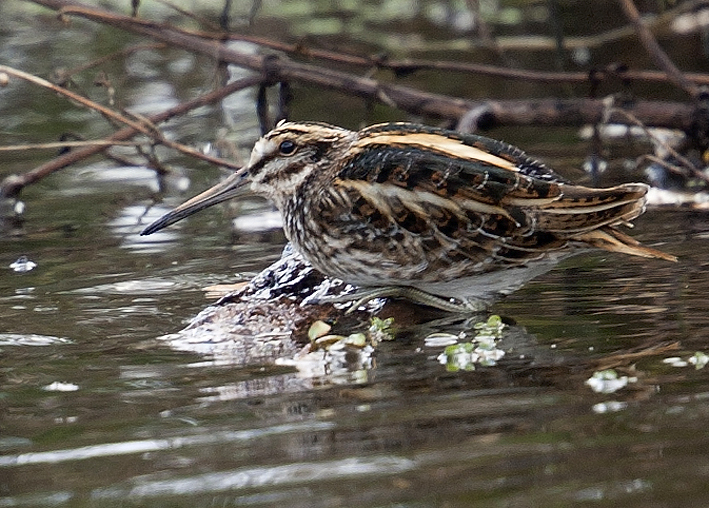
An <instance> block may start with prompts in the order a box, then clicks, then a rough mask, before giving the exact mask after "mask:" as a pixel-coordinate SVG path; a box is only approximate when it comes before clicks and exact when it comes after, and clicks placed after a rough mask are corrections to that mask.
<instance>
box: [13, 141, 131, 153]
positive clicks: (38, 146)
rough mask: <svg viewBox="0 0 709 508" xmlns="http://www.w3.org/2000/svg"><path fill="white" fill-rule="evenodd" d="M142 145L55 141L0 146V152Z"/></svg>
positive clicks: (115, 142) (110, 142)
mask: <svg viewBox="0 0 709 508" xmlns="http://www.w3.org/2000/svg"><path fill="white" fill-rule="evenodd" d="M140 144H141V143H136V142H133V141H109V140H106V139H96V140H93V141H55V142H52V143H32V144H26V145H6V146H0V152H21V151H25V150H52V149H57V148H60V149H61V148H77V147H80V146H108V147H111V146H138V145H140Z"/></svg>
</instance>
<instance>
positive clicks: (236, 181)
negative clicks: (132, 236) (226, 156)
mask: <svg viewBox="0 0 709 508" xmlns="http://www.w3.org/2000/svg"><path fill="white" fill-rule="evenodd" d="M246 174H247V172H246V170H245V169H241V170H239V171H237V172H236V173H234V174H233V175H231V176H230V177H229V178H227V179H226V180H224V181H222V182H220V183H218V184H217V185H215V186H214V187H210V188H209V189H207V190H206V191H204V192H203V193H201V194H198V195H196V196H195V197H193V198H192V199H190V200H188V201H185V202H184V203H182V204H181V205H179V206H178V207H176V208H175V209H174V210H171V211H169V212H167V213H166V214H165V215H163V216H162V217H160V218H159V219H158V220H156V221H155V222H153V223H152V224H150V225H149V226H148V227H147V228H145V229H144V230H143V231H141V232H140V234H141V236H142V235H150V234H152V233H155V232H156V231H160V230H161V229H163V228H166V227H167V226H169V225H170V224H174V223H175V222H177V221H180V220H182V219H184V218H185V217H188V216H190V215H192V214H194V213H197V212H199V211H200V210H204V209H205V208H209V207H210V206H213V205H216V204H217V203H221V202H222V201H227V200H228V199H231V198H233V197H235V196H236V195H237V194H239V192H240V191H241V187H242V186H243V185H244V183H245V182H246Z"/></svg>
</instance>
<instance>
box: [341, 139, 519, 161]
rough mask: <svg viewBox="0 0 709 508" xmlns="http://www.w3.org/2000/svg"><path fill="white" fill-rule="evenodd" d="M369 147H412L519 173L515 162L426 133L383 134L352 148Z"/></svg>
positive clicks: (358, 143)
mask: <svg viewBox="0 0 709 508" xmlns="http://www.w3.org/2000/svg"><path fill="white" fill-rule="evenodd" d="M369 145H390V146H391V145H394V146H412V147H416V148H422V149H424V150H431V151H434V152H438V153H440V154H442V155H447V156H449V157H458V158H461V159H468V160H478V161H480V162H486V163H488V164H491V165H493V166H497V167H499V168H502V169H507V170H509V171H519V168H518V167H517V166H516V165H515V163H514V162H511V161H508V160H507V159H503V158H502V157H498V156H496V155H493V154H491V153H488V152H486V151H484V150H481V149H480V148H476V147H474V146H470V145H466V144H465V143H463V142H462V141H460V140H458V139H453V138H448V137H445V136H441V135H440V134H429V133H426V132H414V133H403V134H393V133H391V132H382V133H376V134H373V135H368V136H366V137H364V138H362V139H359V140H357V141H356V142H355V143H354V144H353V145H352V148H354V149H358V148H359V149H364V148H367V147H368V146H369Z"/></svg>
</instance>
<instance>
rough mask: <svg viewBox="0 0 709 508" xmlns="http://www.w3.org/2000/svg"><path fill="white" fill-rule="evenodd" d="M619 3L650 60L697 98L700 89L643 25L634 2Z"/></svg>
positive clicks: (630, 0) (621, 0)
mask: <svg viewBox="0 0 709 508" xmlns="http://www.w3.org/2000/svg"><path fill="white" fill-rule="evenodd" d="M618 1H619V2H620V6H621V7H622V8H623V11H624V12H625V15H626V16H627V17H628V19H629V20H630V22H631V23H632V24H633V26H634V27H635V31H636V32H637V34H638V37H639V38H640V41H641V42H642V44H643V46H644V47H645V51H647V52H648V54H649V55H650V58H652V60H653V61H654V62H655V65H657V66H658V67H659V68H660V69H662V70H663V71H665V73H666V74H667V76H668V77H669V78H670V80H671V81H672V82H673V83H674V84H675V85H677V86H678V87H679V88H681V89H682V90H684V91H685V92H687V93H688V94H689V95H690V96H691V97H693V98H697V97H698V96H699V93H700V90H699V88H698V87H697V85H695V84H694V83H692V82H691V81H690V80H689V79H687V78H686V77H685V76H684V74H682V71H680V70H679V69H678V68H677V66H675V64H674V63H673V62H672V60H671V59H670V57H668V56H667V53H665V52H664V51H663V50H662V48H661V47H660V45H659V44H658V43H657V40H656V39H655V37H654V36H653V35H652V32H651V31H650V29H649V28H648V27H647V26H645V23H643V20H642V18H641V17H640V12H638V9H637V7H635V4H634V3H633V0H618Z"/></svg>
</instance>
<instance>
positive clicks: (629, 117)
mask: <svg viewBox="0 0 709 508" xmlns="http://www.w3.org/2000/svg"><path fill="white" fill-rule="evenodd" d="M612 115H620V116H622V117H623V118H625V119H626V120H627V121H628V122H629V123H632V124H634V125H637V126H638V127H640V128H641V129H642V130H643V132H645V135H646V136H647V137H648V138H650V139H651V140H652V142H653V143H656V144H657V145H659V146H661V147H662V148H663V149H665V150H666V151H667V153H669V154H671V155H672V156H673V157H674V158H675V159H677V161H679V162H680V163H681V164H682V165H683V166H684V167H686V168H687V169H688V170H689V171H690V172H691V173H692V174H693V175H694V176H695V177H697V178H699V179H701V180H703V181H704V182H707V183H709V176H707V175H705V174H704V173H703V172H702V171H700V170H699V169H698V168H697V167H695V166H694V164H692V161H690V160H689V159H687V158H686V157H685V156H683V155H682V154H681V153H679V152H678V151H677V150H675V149H674V148H672V147H671V146H670V145H669V144H667V143H666V142H665V141H663V140H661V139H660V138H658V137H657V136H656V135H655V133H653V132H652V130H650V129H648V127H647V126H646V125H645V124H644V123H642V122H641V121H640V120H638V119H637V118H635V117H634V116H633V115H632V114H630V113H628V112H627V111H624V110H622V109H620V108H616V107H612V108H609V109H608V116H607V118H606V119H605V123H607V122H608V119H609V118H610V117H611V116H612Z"/></svg>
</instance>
